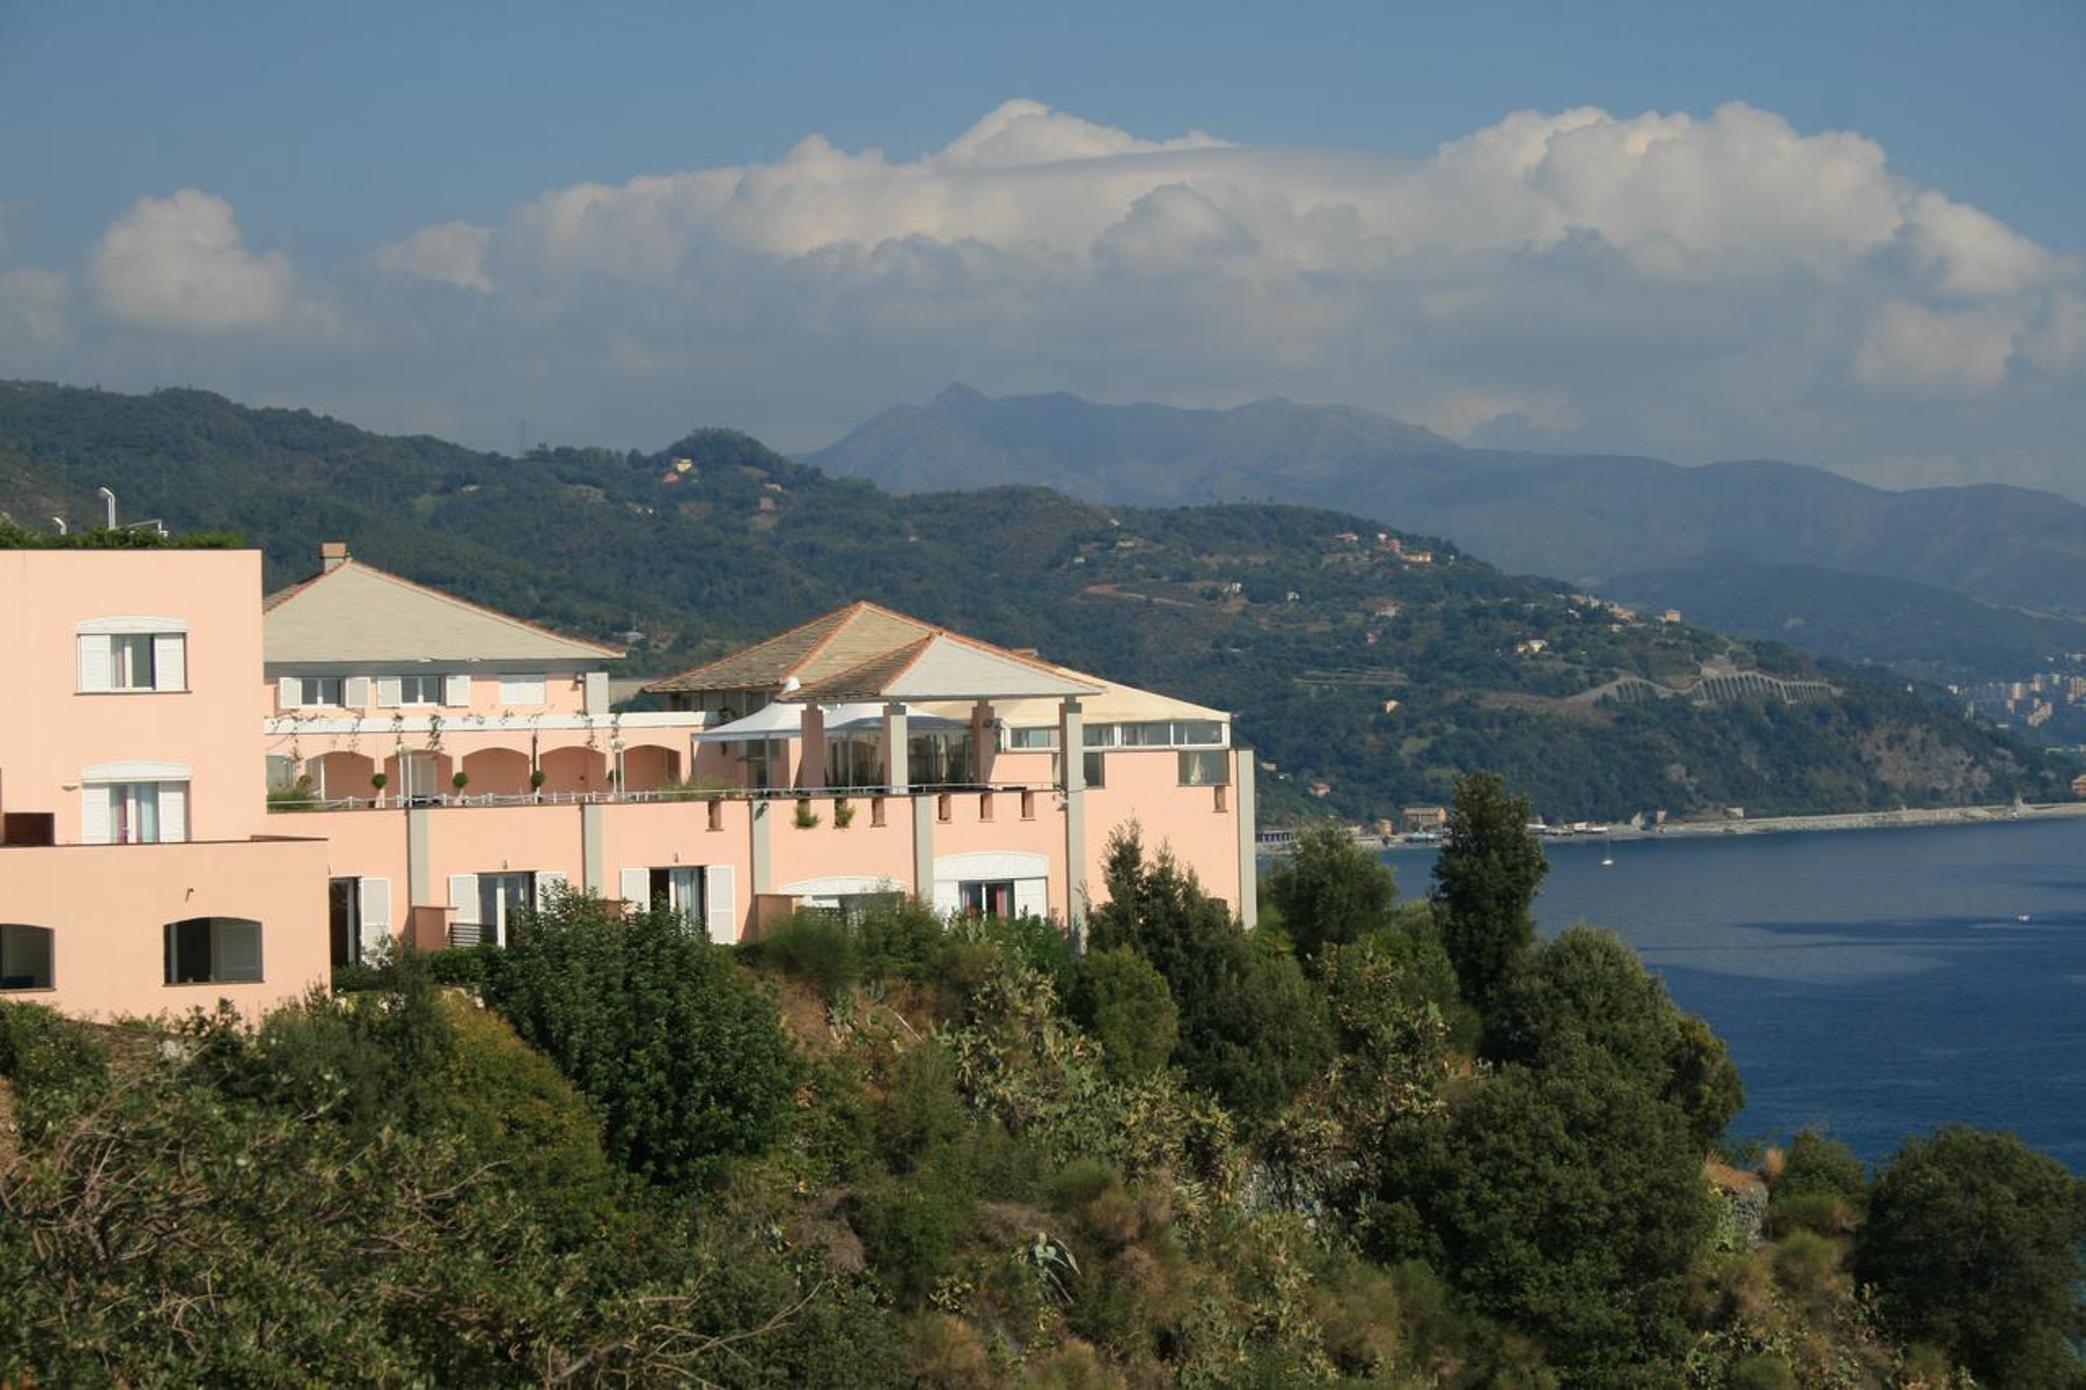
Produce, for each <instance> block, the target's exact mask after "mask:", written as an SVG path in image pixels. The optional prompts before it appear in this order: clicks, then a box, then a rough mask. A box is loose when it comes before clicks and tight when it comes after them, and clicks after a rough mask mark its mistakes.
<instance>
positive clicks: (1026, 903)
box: [1014, 878, 1050, 917]
mask: <svg viewBox="0 0 2086 1390" xmlns="http://www.w3.org/2000/svg"><path fill="white" fill-rule="evenodd" d="M1049 888H1050V880H1049V879H1047V878H1017V879H1015V880H1014V913H1015V915H1016V916H1018V917H1048V916H1049V915H1050V894H1049Z"/></svg>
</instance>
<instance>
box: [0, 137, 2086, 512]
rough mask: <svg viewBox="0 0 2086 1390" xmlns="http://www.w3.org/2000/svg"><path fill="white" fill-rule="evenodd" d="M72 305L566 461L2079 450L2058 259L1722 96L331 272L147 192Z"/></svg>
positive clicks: (834, 153)
mask: <svg viewBox="0 0 2086 1390" xmlns="http://www.w3.org/2000/svg"><path fill="white" fill-rule="evenodd" d="M85 279H86V284H87V286H88V287H89V289H90V290H91V291H92V294H93V298H94V300H95V302H97V303H99V304H100V305H101V306H102V307H103V308H104V309H106V310H109V311H110V312H111V313H112V314H116V315H118V316H120V317H122V318H123V319H126V320H128V321H132V322H149V323H156V324H161V325H165V326H169V327H190V328H197V329H213V328H227V327H240V326H259V325H267V324H272V323H278V322H282V321H283V320H284V319H285V318H289V319H292V320H294V319H295V318H296V313H297V307H298V305H300V304H302V303H304V302H306V301H307V300H316V301H322V302H325V303H327V304H329V305H331V306H335V308H334V310H332V312H337V314H338V316H339V324H338V327H339V329H340V331H339V332H336V333H329V334H315V335H305V336H304V337H302V338H299V339H298V340H297V342H296V344H295V345H294V346H291V347H285V345H284V342H283V339H284V338H285V337H287V336H294V335H273V336H272V337H271V340H270V341H269V343H268V344H267V345H266V347H265V348H264V347H262V346H260V345H252V344H247V343H246V342H245V340H244V339H242V338H241V337H240V336H239V335H234V334H222V333H220V334H216V335H214V336H213V340H212V341H213V343H214V345H215V347H214V351H215V354H216V355H215V356H210V357H208V358H199V357H198V355H197V354H196V353H195V352H193V351H186V352H183V351H179V350H178V349H177V348H176V347H175V346H173V345H171V344H169V345H164V346H163V347H162V348H160V349H158V350H160V351H163V352H164V353H165V354H166V357H165V358H163V359H159V360H162V361H173V362H174V363H175V364H176V368H178V370H179V371H180V372H181V373H182V374H183V376H184V377H185V378H186V379H193V377H192V376H191V375H189V374H190V373H192V372H193V371H195V370H196V369H197V367H196V364H197V363H198V361H199V360H201V361H205V362H206V363H207V364H208V365H210V366H211V367H212V369H213V370H214V372H215V376H214V378H213V382H214V383H215V384H221V385H223V386H224V387H225V388H226V389H229V390H232V391H234V392H235V393H239V392H241V391H246V390H249V387H250V385H254V386H265V388H266V390H267V391H268V392H269V394H270V395H271V396H272V397H273V398H276V399H284V398H289V399H295V398H298V397H299V396H300V395H302V396H304V397H306V398H308V399H310V400H311V402H312V403H313V404H314V405H316V406H320V407H324V408H334V409H339V410H341V411H343V412H346V413H352V414H353V415H355V416H356V417H357V418H360V419H362V420H365V421H367V422H368V423H371V424H373V425H378V426H384V425H398V426H400V427H420V426H421V425H423V424H425V423H426V422H428V421H430V420H434V421H440V422H442V424H443V427H444V428H451V429H457V430H460V431H461V432H462V433H464V434H465V435H466V436H467V437H468V438H469V439H470V440H471V441H472V442H477V443H483V444H488V445H498V444H501V443H503V442H504V441H506V440H509V439H511V438H512V433H513V428H514V423H513V422H514V420H515V418H516V416H518V415H522V414H526V415H527V416H528V418H529V419H530V421H531V423H532V427H539V428H542V429H545V430H547V431H548V432H549V433H551V434H553V435H555V436H556V437H560V438H565V439H572V440H592V441H599V442H605V443H611V444H616V445H624V444H647V443H651V444H656V443H659V442H661V441H663V440H665V439H669V438H671V437H673V434H674V433H675V432H677V431H679V430H680V429H682V428H685V427H686V426H687V425H689V424H691V423H694V422H697V421H710V422H717V421H730V422H732V423H735V424H739V425H743V426H746V427H748V428H751V429H753V430H755V431H756V432H758V433H762V434H764V435H766V436H768V437H769V438H770V439H771V440H772V441H773V442H775V443H777V444H780V445H782V446H784V447H806V446H811V445H816V444H819V443H823V442H825V441H826V440H827V439H829V438H831V437H832V436H834V435H836V434H838V433H839V432H840V431H841V430H843V429H845V428H846V427H847V426H849V425H851V424H852V423H854V422H855V421H856V420H859V419H860V418H862V417H863V416H866V415H868V414H870V413H872V412H873V411H875V410H878V409H880V408H882V407H883V406H886V405H888V404H891V403H892V402H893V401H896V400H918V399H921V398H923V397H925V396H927V395H930V394H932V393H933V392H934V391H935V390H937V389H938V388H939V387H940V386H941V385H942V384H944V383H945V382H946V381H948V380H950V379H952V378H956V379H963V380H967V381H971V382H973V383H974V384H976V385H978V386H980V387H982V388H984V389H987V390H990V391H995V392H1020V391H1048V390H1059V389H1063V390H1073V391H1079V392H1083V393H1085V394H1088V395H1092V396H1096V397H1099V398H1103V399H1108V400H1118V401H1121V400H1136V399H1158V400H1167V401H1174V402H1178V403H1183V404H1212V403H1226V402H1234V401H1240V400H1246V399H1251V398H1254V397H1258V396H1265V395H1272V394H1283V395H1289V396H1292V397H1295V398H1299V399H1305V400H1317V401H1332V402H1344V403H1350V404H1355V405H1361V406H1366V407H1371V408H1374V409H1379V410H1384V411H1387V412H1389V413H1392V414H1397V415H1402V416H1404V417H1406V418H1408V419H1414V420H1419V421H1422V422H1425V423H1429V424H1432V425H1434V426H1435V427H1436V428H1438V429H1441V430H1443V431H1444V432H1447V433H1450V434H1453V435H1457V436H1459V437H1465V438H1471V439H1474V440H1479V441H1484V442H1489V443H1494V444H1500V445H1506V444H1513V445H1517V446H1528V447H1555V448H1566V449H1595V450H1614V451H1624V452H1641V453H1649V454H1655V455H1661V456H1666V457H1678V458H1682V459H1708V458H1716V457H1762V456H1765V457H1794V458H1801V459H1809V460H1816V461H1821V462H1826V463H1830V464H1836V465H1841V466H1844V467H1846V468H1848V469H1849V471H1853V472H1862V471H1864V470H1867V471H1868V473H1869V474H1870V475H1871V476H1888V475H1889V474H1890V470H1892V469H1896V468H1901V467H1902V468H1906V469H1907V470H1908V477H1909V476H1911V475H1910V472H1909V467H1910V466H1909V465H1908V464H1904V463H1903V462H1902V461H1905V460H1911V459H1915V458H1925V459H1936V458H1946V459H1947V460H1949V463H1948V467H1949V468H1951V469H1956V470H1960V472H1961V474H1962V476H1967V477H1974V476H1980V472H1979V471H1980V470H1981V469H1982V470H1986V471H1987V475H1989V476H1992V477H2021V478H2024V479H2025V478H2036V479H2043V478H2046V477H2049V476H2057V475H2059V474H2061V473H2062V472H2063V471H2064V469H2066V468H2071V469H2073V470H2074V471H2076V469H2077V463H2076V453H2075V445H2074V444H2073V443H2072V441H2074V440H2075V439H2077V438H2078V437H2080V435H2081V434H2082V433H2086V392H2081V391H2080V390H2078V389H2077V382H2076V375H2077V374H2078V373H2079V372H2080V371H2081V370H2082V368H2086V308H2082V306H2086V274H2082V269H2081V265H2080V263H2079V260H2078V258H2077V257H2075V256H2070V255H2065V254H2058V253H2056V252H2053V251H2051V250H2049V249H2048V248H2045V247H2042V246H2039V245H2037V244H2035V243H2034V242H2033V241H2032V240H2030V239H2028V238H2026V237H2024V236H2022V235H2021V234H2019V233H2018V232H2016V231H2014V230H2013V229H2012V228H2009V227H2007V226H2006V225H2005V224H2004V223H2003V222H2002V221H2001V220H2000V219H1999V218H1997V217H1994V216H1993V215H1992V214H1991V213H1989V212H1988V211H1986V210H1983V209H1980V208H1976V207H1973V206H1970V205H1969V204H1966V203H1963V202H1961V201H1959V200H1956V199H1952V198H1950V197H1949V196H1947V194H1946V193H1945V192H1944V191H1942V190H1940V189H1936V188H1933V187H1931V186H1927V185H1924V184H1921V183H1919V182H1917V181H1916V180H1912V179H1909V178H1907V177H1905V176H1904V175H1902V174H1900V173H1898V172H1896V171H1894V170H1893V168H1892V167H1891V163H1890V160H1889V158H1888V156H1887V153H1886V151H1885V150H1884V149H1883V147H1882V146H1881V145H1880V144H1878V143H1877V142H1876V141H1875V140H1873V139H1871V138H1870V137H1868V136H1866V135H1864V134H1861V133H1858V132H1852V131H1809V132H1807V131H1801V130H1798V129H1796V128H1795V127H1794V126H1792V125H1791V124H1790V123H1789V122H1788V121H1787V120H1786V119H1784V118H1783V117H1781V116H1780V115H1777V114H1775V113H1774V112H1771V111H1764V110H1761V109H1759V108H1757V107H1752V106H1748V105H1745V104H1742V103H1733V104H1729V105H1725V106H1722V107H1719V108H1717V109H1716V110H1714V111H1710V112H1708V113H1688V112H1643V113H1637V114H1617V113H1611V112H1608V111H1603V110H1600V109H1597V108H1593V107H1583V108H1577V109H1573V110H1566V111H1553V112H1542V111H1522V112H1514V113H1509V114H1507V115H1505V116H1503V117H1502V118H1501V119H1500V120H1498V121H1497V122H1495V123H1493V124H1491V125H1489V126H1486V127H1484V128H1483V129H1479V130H1475V131H1472V132H1470V133H1469V134H1467V135H1464V136H1462V137H1460V138H1458V139H1454V140H1451V141H1448V142H1446V143H1444V144H1443V145H1441V146H1440V147H1439V148H1438V149H1435V150H1433V151H1431V152H1428V153H1425V154H1423V155H1421V156H1419V157H1416V158H1409V159H1394V158H1389V157H1386V156H1381V155H1375V154H1368V153H1360V152H1353V151H1340V150H1321V149H1294V148H1277V147H1268V146H1252V145H1244V144H1237V143H1233V142H1229V141H1227V140H1224V139H1222V138H1219V137H1218V136H1214V135H1210V134H1206V133H1203V132H1201V131H1196V130H1191V131H1188V132H1187V133H1185V134H1180V133H1173V134H1166V135H1163V136H1160V137H1153V136H1151V135H1148V134H1143V133H1132V132H1129V131H1126V130H1121V129H1116V128H1113V127H1110V126H1107V125H1104V124H1100V123H1097V122H1094V121H1090V120H1087V119H1084V118H1082V117H1080V116H1077V115H1074V114H1071V113H1069V112H1065V111H1059V110H1055V109H1052V108H1050V107H1048V106H1045V105H1043V104H1041V103H1038V102H1034V101H1026V100H1022V101H1010V102H1007V103H1005V104H1003V105H1001V106H999V107H998V108H996V109H995V110H993V111H990V112H988V113H987V114H985V115H984V116H983V117H982V118H981V119H979V120H978V121H976V122H975V123H973V124H972V125H971V126H970V127H969V128H968V129H966V130H963V131H960V132H958V133H956V134H955V135H954V138H952V139H950V140H949V141H948V142H947V143H946V144H943V145H941V146H940V147H939V148H935V149H929V150H927V151H925V152H922V153H919V154H916V155H911V156H907V157H895V156H892V155H888V154H886V153H885V152H884V151H881V150H878V149H873V148H867V149H848V148H844V147H843V146H842V145H840V144H838V143H836V142H834V141H833V140H830V139H828V138H826V137H824V136H821V135H817V134H810V135H806V136H805V137H804V138H802V139H800V140H799V141H798V142H797V143H796V144H795V145H793V146H791V147H790V148H789V149H787V150H786V151H784V152H783V153H781V154H780V155H779V156H778V157H776V158H774V159H771V160H767V161H762V162H751V163H744V164H732V165H716V166H710V167H703V168H694V169H683V170H666V171H661V172H657V173H652V174H647V175H644V176H642V177H638V178H634V179H629V180H627V181H623V182H617V183H579V184H573V185H570V186H565V187H559V188H552V189H548V190H545V191H544V192H542V193H540V194H538V195H537V196H535V197H533V198H530V199H528V200H526V201H524V202H522V203H521V204H520V205H518V206H516V207H514V208H513V209H511V210H510V211H509V212H507V213H506V214H505V215H503V216H496V217H490V218H482V219H480V220H478V221H475V222H462V221H435V222H432V223H431V224H430V225H428V226H425V227H422V228H421V229H419V230H418V231H415V232H413V233H411V234H410V235H408V236H405V237H403V238H401V239H399V240H396V241H393V242H390V243H387V244H385V245H383V246H379V247H376V248H374V249H373V250H372V251H371V252H370V254H369V255H367V256H364V257H358V258H352V259H351V260H350V261H349V262H348V263H347V264H346V265H344V266H343V267H341V268H338V269H337V270H334V271H332V272H330V273H319V272H315V271H313V270H312V269H310V268H308V267H307V268H304V269H303V271H302V273H301V276H299V275H293V273H292V271H291V267H290V265H289V263H288V261H287V260H286V259H285V258H284V257H282V256H281V255H279V254H277V253H263V252H256V251H253V250H250V249H248V248H247V246H246V245H245V243H244V241H243V239H242V237H241V236H240V233H239V229H238V225H237V222H236V220H235V218H234V217H233V213H232V209H231V208H230V207H229V206H228V205H227V204H225V203H224V202H223V201H222V200H220V199H217V198H213V197H211V196H209V195H207V194H203V193H198V192H194V191H192V190H191V191H185V192H183V193H179V194H176V195H174V196H173V197H172V198H167V199H152V198H146V199H141V200H140V201H139V203H138V204H137V205H136V206H135V207H133V208H132V209H131V210H130V211H129V212H128V213H126V214H125V215H124V216H123V217H122V218H120V219H118V221H117V222H116V223H115V224H113V225H112V226H111V227H110V228H109V230H108V233H107V234H106V235H105V236H104V237H103V239H102V242H101V244H100V245H99V246H98V247H97V248H95V249H94V251H93V253H92V254H91V256H90V257H89V262H88V265H87V273H86V277H85ZM457 290H463V291H467V293H457V292H456V291H457ZM81 322H82V323H83V324H84V323H85V320H82V321H81ZM76 336H78V337H79V338H80V342H79V344H78V346H77V347H76V349H75V351H76V352H77V354H78V355H79V357H80V359H81V360H83V361H84V360H95V361H97V362H98V360H99V359H98V358H97V357H96V345H95V344H93V343H91V342H89V341H88V334H87V330H86V328H84V327H79V328H77V329H76ZM151 350H153V349H151V347H150V346H149V345H147V346H144V347H141V346H139V345H138V344H137V343H135V342H132V341H130V340H125V341H124V342H123V343H122V344H121V345H120V347H109V346H107V345H102V347H101V349H100V351H101V353H102V354H104V355H120V354H124V353H127V354H132V357H131V358H127V359H125V360H126V361H127V362H129V364H130V365H129V369H128V370H129V377H128V379H132V380H140V379H146V380H149V379H150V378H149V373H150V371H151V369H152V363H151V361H149V360H147V358H146V357H145V356H144V355H143V354H146V353H148V352H149V351H151ZM242 353H243V354H245V355H244V356H242V355H241V354H242ZM7 355H8V354H7V351H6V345H5V344H4V343H0V365H4V359H6V357H7ZM95 379H107V374H105V373H103V372H101V371H99V370H97V371H96V372H95ZM2076 490H2078V491H2080V492H2081V493H2082V495H2086V478H2081V479H2080V480H2079V484H2078V487H2077V489H2076Z"/></svg>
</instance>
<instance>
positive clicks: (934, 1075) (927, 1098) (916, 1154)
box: [876, 1042, 970, 1173]
mask: <svg viewBox="0 0 2086 1390" xmlns="http://www.w3.org/2000/svg"><path fill="white" fill-rule="evenodd" d="M969 1124H970V1116H969V1115H968V1113H967V1112H966V1111H965V1109H964V1104H963V1096H962V1094H961V1093H960V1092H959V1091H958V1090H957V1089H956V1061H955V1059H954V1058H953V1057H951V1056H950V1055H949V1050H948V1049H947V1048H945V1047H943V1046H942V1045H941V1044H939V1043H935V1042H927V1043H922V1044H920V1045H919V1046H917V1047H913V1048H909V1049H907V1051H906V1052H905V1054H904V1055H903V1056H901V1057H900V1058H899V1059H898V1066H897V1068H896V1072H895V1074H894V1075H893V1077H892V1079H891V1094H890V1096H889V1097H888V1098H887V1099H886V1100H885V1102H884V1104H883V1107H882V1108H881V1109H880V1110H878V1111H877V1115H876V1142H877V1152H878V1155H879V1157H881V1158H882V1159H883V1162H884V1165H885V1166H886V1167H887V1168H889V1169H890V1170H891V1171H892V1172H894V1173H909V1172H912V1171H913V1170H914V1169H915V1168H917V1167H918V1166H920V1164H921V1163H922V1161H923V1160H925V1159H926V1158H927V1157H928V1156H930V1155H932V1154H934V1153H936V1152H938V1151H940V1150H943V1149H946V1148H948V1147H949V1146H950V1145H952V1144H954V1143H955V1142H956V1141H957V1140H958V1139H960V1138H961V1137H962V1136H963V1134H964V1132H965V1130H966V1129H967V1128H968V1127H969Z"/></svg>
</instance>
